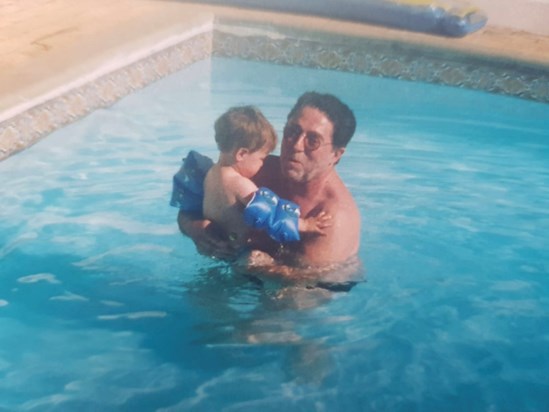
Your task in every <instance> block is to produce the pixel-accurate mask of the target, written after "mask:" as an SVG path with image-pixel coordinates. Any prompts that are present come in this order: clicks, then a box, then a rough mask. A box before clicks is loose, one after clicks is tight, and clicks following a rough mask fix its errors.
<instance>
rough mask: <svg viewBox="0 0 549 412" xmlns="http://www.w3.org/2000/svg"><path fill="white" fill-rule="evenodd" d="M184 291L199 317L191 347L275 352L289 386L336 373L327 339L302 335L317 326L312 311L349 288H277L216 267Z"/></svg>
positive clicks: (195, 278) (198, 276)
mask: <svg viewBox="0 0 549 412" xmlns="http://www.w3.org/2000/svg"><path fill="white" fill-rule="evenodd" d="M356 278H358V277H355V279H356ZM184 287H185V292H184V293H185V298H186V299H188V301H189V303H190V304H191V306H192V307H193V308H194V309H195V310H196V311H198V312H199V313H200V318H201V322H200V323H199V326H198V328H197V330H196V332H197V337H196V339H195V342H198V343H199V344H201V345H204V346H208V347H212V348H223V349H225V350H228V353H229V356H232V355H234V356H236V357H240V358H242V357H243V356H246V355H243V349H244V350H245V349H246V348H248V349H249V350H262V349H264V350H265V351H271V350H274V351H275V352H276V353H277V355H280V354H282V357H281V359H282V362H283V363H284V364H283V365H281V370H282V371H283V373H284V374H285V376H286V379H287V380H288V381H292V380H296V381H299V382H304V383H310V384H320V383H322V382H323V381H324V379H325V378H326V377H327V376H328V375H329V374H330V372H331V371H332V370H333V369H334V368H333V362H334V361H333V358H332V348H331V347H330V346H329V345H327V344H326V342H325V339H323V337H313V338H311V337H307V336H306V334H305V333H303V331H304V329H306V328H308V327H309V326H310V325H311V324H312V323H318V319H319V317H318V314H316V315H315V311H316V310H318V309H321V308H322V307H323V306H325V305H327V304H329V302H331V301H332V300H333V299H334V298H335V297H345V295H346V294H347V293H348V291H349V290H350V289H351V288H352V286H349V285H346V286H345V287H341V288H337V287H336V288H334V290H331V289H329V288H325V287H311V286H306V285H305V286H304V285H290V284H285V285H281V284H280V283H277V282H268V281H265V280H260V279H259V278H257V277H251V276H244V275H241V274H237V273H234V272H233V270H232V269H231V268H230V267H229V266H227V265H225V264H219V265H214V266H210V267H206V268H202V269H200V270H199V271H198V272H197V273H196V274H195V276H193V279H192V280H191V281H189V282H186V283H185V284H184ZM231 351H232V352H233V353H232V355H231ZM248 353H249V352H248ZM259 358H261V356H259ZM240 360H241V359H240Z"/></svg>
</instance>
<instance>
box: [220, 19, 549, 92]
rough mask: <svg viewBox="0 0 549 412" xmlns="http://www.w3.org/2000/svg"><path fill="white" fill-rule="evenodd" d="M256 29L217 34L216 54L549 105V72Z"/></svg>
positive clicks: (415, 48)
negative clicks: (442, 87)
mask: <svg viewBox="0 0 549 412" xmlns="http://www.w3.org/2000/svg"><path fill="white" fill-rule="evenodd" d="M265 30H266V29H265V28H261V30H260V31H259V33H257V34H254V33H253V28H247V29H246V30H243V33H238V31H236V30H235V29H234V28H232V27H231V26H226V27H223V26H222V25H220V26H219V27H217V28H216V30H215V34H214V45H213V53H214V55H215V56H220V57H239V58H245V59H249V60H257V61H264V62H271V63H276V64H285V65H293V66H304V67H310V68H317V69H331V70H339V71H347V72H355V73H361V74H367V75H370V76H380V77H392V78H397V79H404V80H412V81H421V82H427V83H434V84H442V85H448V86H455V87H463V88H468V89H476V90H482V91H486V92H490V93H498V94H505V95H510V96H515V97H520V98H524V99H529V100H535V101H539V102H544V103H549V67H541V66H537V67H536V66H533V65H532V66H526V65H524V64H520V63H518V62H512V61H506V60H502V59H495V58H491V57H489V56H486V57H484V56H479V55H474V56H473V55H468V54H464V53H459V52H451V51H443V50H439V49H434V48H432V47H429V46H428V45H425V46H419V45H411V44H404V43H396V42H394V41H391V40H380V39H357V38H350V37H343V36H339V37H338V36H330V38H328V39H326V38H322V37H325V36H321V38H320V39H312V38H310V37H311V34H310V33H306V32H303V33H299V32H296V30H295V29H288V28H286V29H282V28H280V27H278V28H271V33H270V34H266V33H265Z"/></svg>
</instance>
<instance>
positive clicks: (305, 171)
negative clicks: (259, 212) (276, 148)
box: [280, 107, 345, 183]
mask: <svg viewBox="0 0 549 412" xmlns="http://www.w3.org/2000/svg"><path fill="white" fill-rule="evenodd" d="M333 132H334V127H333V125H332V122H331V121H330V120H329V119H328V117H327V116H326V115H325V114H324V113H322V112H321V111H320V110H318V109H316V108H313V107H305V108H304V109H303V110H302V111H301V113H299V114H298V115H297V116H296V117H294V118H291V119H289V120H288V123H286V126H285V128H284V136H283V139H282V146H281V149H280V164H281V168H282V175H283V176H284V177H286V178H288V179H290V180H292V181H294V182H297V183H306V182H309V181H311V180H314V179H315V178H317V177H320V176H323V175H326V174H327V173H328V172H329V171H331V169H333V167H334V165H335V163H337V161H338V160H339V159H340V158H341V155H342V154H343V152H344V151H345V149H344V148H334V147H333V146H332V142H333Z"/></svg>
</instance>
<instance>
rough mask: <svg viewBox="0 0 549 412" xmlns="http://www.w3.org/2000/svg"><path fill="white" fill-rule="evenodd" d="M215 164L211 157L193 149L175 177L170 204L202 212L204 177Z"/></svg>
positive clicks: (185, 209) (184, 209)
mask: <svg viewBox="0 0 549 412" xmlns="http://www.w3.org/2000/svg"><path fill="white" fill-rule="evenodd" d="M213 164H214V163H213V161H212V159H210V158H209V157H207V156H204V155H201V154H200V153H198V152H195V151H194V150H191V151H190V152H189V154H188V155H187V157H185V158H184V159H183V165H182V166H181V168H180V169H179V171H178V172H177V173H176V174H175V175H174V177H173V190H172V198H171V200H170V205H171V206H173V207H177V208H179V209H180V210H182V211H184V212H193V213H202V204H203V202H204V179H205V178H206V174H207V173H208V170H210V168H211V167H212V166H213Z"/></svg>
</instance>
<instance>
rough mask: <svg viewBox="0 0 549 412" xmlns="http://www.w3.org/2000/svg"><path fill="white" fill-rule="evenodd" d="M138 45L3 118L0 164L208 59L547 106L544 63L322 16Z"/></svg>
mask: <svg viewBox="0 0 549 412" xmlns="http://www.w3.org/2000/svg"><path fill="white" fill-rule="evenodd" d="M304 22H305V23H304ZM489 30H490V29H489ZM492 30H493V29H492ZM488 33H489V32H488ZM485 34H486V32H485ZM140 46H141V47H138V48H135V49H133V50H131V52H130V53H129V54H127V55H125V56H124V58H123V59H120V58H116V59H110V60H106V61H104V62H102V63H101V64H97V65H95V66H92V67H90V68H89V69H88V71H87V72H84V73H83V74H82V73H80V75H79V76H77V77H75V78H73V79H72V81H69V82H66V83H64V84H63V85H61V86H58V87H54V88H52V89H51V90H48V91H47V92H45V93H42V94H40V95H37V96H35V97H34V98H32V99H26V100H25V101H24V102H22V103H21V104H19V105H14V106H12V107H10V108H8V109H7V110H4V111H3V112H1V113H0V160H2V159H5V158H7V157H9V156H11V155H12V154H14V153H17V152H19V151H21V150H23V149H25V148H26V147H29V146H31V145H32V144H34V143H36V142H37V141H39V140H40V139H41V138H43V137H44V136H46V135H48V134H50V133H51V132H53V131H54V130H56V129H58V128H60V127H63V126H65V125H67V124H69V123H71V122H73V121H75V120H77V119H79V118H81V117H83V116H85V115H87V114H89V113H91V112H93V111H94V110H96V109H98V108H101V107H108V106H110V105H112V104H113V103H115V102H116V101H118V100H119V99H120V98H122V97H124V96H126V95H128V94H129V93H132V92H133V91H135V90H138V89H141V88H143V87H145V86H146V85H148V84H150V83H152V82H154V81H156V80H158V79H160V78H162V77H165V76H167V75H169V74H171V73H174V72H176V71H178V70H181V69H182V68H184V67H186V66H188V65H190V64H192V63H194V62H196V61H199V60H203V59H207V58H209V57H211V56H220V57H237V58H243V59H249V60H256V61H265V62H271V63H276V64H289V65H297V66H305V67H311V68H317V69H329V70H341V71H350V72H356V73H363V74H368V75H373V76H383V77H393V78H399V79H406V80H414V81H424V82H430V83H436V84H445V85H450V86H456V87H465V88H471V89H477V90H484V91H488V92H493V93H500V94H506V95H511V96H516V97H521V98H527V99H532V100H536V101H540V102H545V103H549V62H548V61H545V59H544V58H543V57H542V58H536V57H534V58H532V56H520V55H518V56H517V55H510V54H509V53H507V52H505V51H504V52H501V50H490V49H486V47H484V48H483V47H471V42H470V41H464V42H451V41H449V39H444V38H436V37H433V36H426V35H423V34H417V33H406V32H401V31H397V30H388V29H383V28H377V27H370V26H366V27H365V26H364V25H358V24H352V23H347V24H344V25H342V24H338V22H336V21H332V20H329V19H322V18H308V19H304V18H303V17H300V16H293V15H284V14H278V13H277V14H273V13H264V12H247V13H234V11H233V12H230V13H227V12H226V10H225V11H224V8H223V7H221V8H218V7H213V8H208V9H207V13H204V14H202V15H201V16H200V18H194V19H193V20H192V22H190V23H188V24H186V26H185V28H184V29H183V30H181V29H180V28H179V29H178V31H177V32H172V33H171V34H170V35H169V36H167V37H165V38H162V39H158V38H157V39H155V40H154V41H153V42H149V43H147V44H143V45H140Z"/></svg>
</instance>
